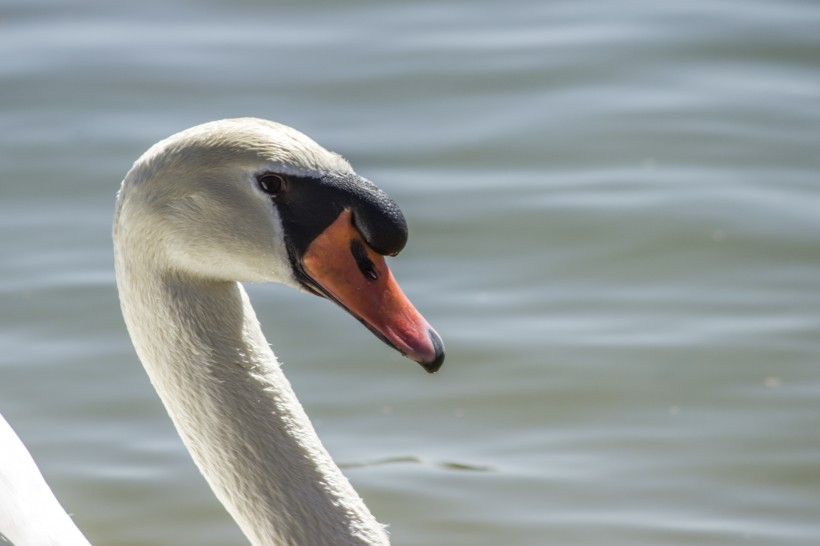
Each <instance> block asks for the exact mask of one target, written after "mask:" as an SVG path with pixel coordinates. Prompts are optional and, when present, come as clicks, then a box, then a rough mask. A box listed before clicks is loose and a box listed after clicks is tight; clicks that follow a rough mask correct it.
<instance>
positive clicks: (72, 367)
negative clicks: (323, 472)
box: [0, 0, 820, 546]
mask: <svg viewBox="0 0 820 546" xmlns="http://www.w3.org/2000/svg"><path fill="white" fill-rule="evenodd" d="M0 9H2V12H3V17H2V18H0V25H2V33H0V36H2V38H0V41H2V42H3V44H4V46H5V47H4V51H6V52H10V53H9V54H8V55H5V56H3V58H2V59H0V78H2V89H3V93H2V96H3V101H4V103H3V104H4V115H3V119H2V121H0V125H2V127H3V129H4V130H3V131H0V154H2V161H0V169H2V176H0V228H1V229H2V231H0V233H2V235H1V236H0V255H2V256H3V257H4V259H3V260H0V301H2V304H0V305H2V307H0V308H2V310H3V313H2V315H0V316H1V317H2V325H1V326H2V327H0V373H2V376H1V377H2V379H0V411H2V412H3V414H4V415H5V416H6V417H7V418H8V419H9V421H10V422H12V423H13V424H14V426H15V428H16V429H17V430H18V431H19V432H20V434H21V435H22V436H23V437H24V439H25V440H26V442H27V444H28V445H29V446H30V447H31V449H32V451H33V453H34V455H35V457H36V459H37V460H38V461H39V462H40V464H41V466H42V468H43V470H44V472H45V474H46V476H47V477H48V479H49V481H50V483H52V484H53V486H54V488H55V490H56V492H57V494H58V496H59V497H60V499H61V500H62V501H63V502H64V504H65V505H66V507H67V509H68V510H69V511H70V512H71V513H72V514H74V515H75V518H76V520H77V522H78V523H79V525H80V526H81V528H82V529H83V530H84V531H85V532H86V534H87V535H88V536H89V538H90V539H91V541H92V543H98V544H156V545H159V544H180V543H192V544H201V545H223V544H242V543H243V538H242V537H241V535H240V534H239V531H238V530H237V529H236V527H235V525H234V524H233V523H232V522H231V521H230V519H229V518H228V516H227V515H226V514H225V513H224V510H223V509H222V508H221V507H220V506H219V505H218V504H217V502H216V501H215V499H213V496H212V495H211V494H210V492H209V491H208V489H207V486H206V485H205V484H204V482H203V480H202V479H201V477H199V475H198V473H197V471H196V469H195V468H194V467H193V465H192V463H191V461H190V459H189V457H188V456H187V454H186V453H185V451H184V449H183V448H182V446H181V444H180V442H179V440H178V438H177V436H176V434H175V432H174V431H173V429H172V427H171V425H170V422H169V420H168V419H167V417H166V416H165V414H164V411H163V409H162V408H161V406H160V404H159V402H158V400H157V398H156V396H155V394H154V393H153V391H152V389H151V387H150V385H149V384H148V381H147V378H146V377H145V375H144V372H143V371H142V369H141V367H140V365H139V363H138V361H137V360H136V357H135V355H134V353H133V349H132V348H131V345H130V342H129V340H128V338H127V336H126V334H125V329H124V326H123V325H122V321H121V318H120V315H119V309H118V303H117V297H116V291H115V287H114V283H113V268H112V257H111V244H110V236H109V231H110V222H111V214H112V210H113V195H114V193H115V191H116V189H117V187H118V183H119V180H120V179H121V178H122V176H123V175H124V174H125V172H126V171H127V170H128V168H129V166H130V164H131V162H133V160H134V159H136V157H138V156H139V154H140V153H142V151H143V150H144V149H145V148H147V147H148V146H149V145H150V144H151V143H153V142H154V141H156V140H158V139H160V138H163V137H165V136H167V135H168V134H170V133H172V132H175V131H177V130H179V129H182V128H184V127H187V126H190V125H194V124H196V123H200V122H202V121H206V120H208V119H216V118H220V117H229V116H239V115H255V116H259V117H266V118H271V119H276V120H278V121H281V122H284V123H287V124H290V125H293V126H295V127H297V128H299V129H300V130H302V131H304V132H305V133H307V134H308V135H310V136H312V137H313V138H315V139H316V140H317V141H319V142H320V143H322V144H323V145H325V146H327V147H329V148H331V149H334V150H336V151H339V152H341V153H343V154H344V155H345V156H346V157H347V158H348V159H349V160H350V161H351V162H352V163H353V165H354V167H356V169H357V170H358V171H359V172H360V174H362V175H364V176H366V177H367V178H370V179H373V180H374V181H376V182H377V183H378V184H379V185H380V186H382V187H383V188H384V189H385V190H387V191H388V192H389V193H390V194H391V195H392V196H393V197H394V198H395V199H396V200H397V201H398V202H399V203H400V204H401V206H402V208H403V209H404V212H405V214H406V216H407V217H408V220H409V222H410V229H411V238H410V242H409V245H408V247H407V248H406V249H405V251H404V252H403V253H402V255H401V256H399V257H397V258H395V259H393V260H392V261H391V268H393V270H394V272H395V273H396V275H397V277H398V278H399V280H400V282H401V283H402V286H403V287H404V289H405V291H406V292H407V293H408V294H409V295H410V297H411V298H412V299H413V301H414V303H415V304H416V305H417V306H418V307H419V309H420V310H421V311H422V312H423V313H424V314H425V316H426V317H427V318H429V319H430V321H431V322H432V323H433V324H434V325H435V326H436V328H437V329H438V331H439V332H440V333H441V334H442V336H443V337H444V340H445V343H446V344H447V348H448V360H447V362H446V363H445V366H444V368H443V369H442V371H441V372H440V373H439V374H437V375H436V376H427V375H426V374H424V373H422V372H421V371H420V370H417V369H416V367H415V366H414V365H412V364H410V363H406V362H404V361H403V359H401V357H399V356H398V355H394V354H392V353H391V352H390V350H389V349H387V348H385V347H382V346H381V344H379V343H378V341H377V340H374V339H373V338H372V336H371V335H370V334H369V333H368V332H366V331H364V330H363V329H362V328H361V327H360V326H359V325H358V323H356V321H354V320H351V319H350V318H349V317H346V316H344V315H343V314H342V313H340V312H339V311H338V310H337V309H335V308H333V307H332V306H331V305H329V304H328V303H327V302H325V301H321V300H319V299H318V298H309V297H307V296H305V295H302V294H295V293H291V292H290V291H287V290H285V289H283V288H281V287H272V286H252V287H250V288H249V292H250V294H251V297H252V299H253V301H254V305H255V307H256V309H257V312H258V314H259V317H260V319H261V320H262V322H263V326H264V329H265V331H266V333H267V335H268V338H269V340H270V341H271V343H272V344H273V345H274V347H275V348H276V351H277V354H278V355H279V357H280V358H281V359H282V360H283V362H285V370H286V372H287V374H288V376H289V377H290V378H291V380H292V381H293V383H294V386H295V388H296V390H297V392H298V393H299V395H300V397H301V399H302V401H303V403H304V404H305V406H306V409H307V411H308V413H309V414H310V415H311V416H312V418H313V419H314V421H315V424H316V425H317V428H318V429H319V432H320V435H321V436H322V438H323V439H324V441H325V442H326V445H327V447H328V449H329V450H330V451H331V452H332V453H333V455H334V457H335V458H336V460H338V461H340V462H341V463H342V464H343V466H344V468H345V473H346V474H347V475H348V476H350V478H351V480H352V481H353V482H354V484H355V485H356V487H357V489H358V490H359V491H360V493H361V494H362V495H363V496H364V497H365V499H366V500H367V502H368V504H369V505H370V507H371V508H372V510H373V511H374V512H375V513H376V515H377V517H378V518H379V519H380V520H382V521H384V522H389V523H390V529H391V533H392V536H393V538H394V541H395V543H396V544H416V545H421V544H448V545H459V544H463V545H468V544H469V545H473V546H475V545H480V544H497V543H499V542H505V543H508V544H515V545H517V546H526V545H533V546H535V545H539V546H540V545H543V544H584V545H607V546H611V545H613V544H624V545H627V544H628V545H630V546H633V545H657V544H681V545H683V544H695V543H696V544H699V545H715V546H717V545H729V544H731V545H735V544H739V543H744V544H761V545H764V544H765V545H769V544H778V545H809V544H814V543H816V542H817V539H818V537H820V525H818V523H817V522H818V518H817V514H818V513H820V501H818V498H820V495H818V492H820V468H818V461H820V436H818V435H817V434H816V433H814V432H815V431H816V430H817V425H818V423H817V416H818V406H817V400H818V399H819V398H820V396H819V395H820V382H818V379H817V373H816V370H817V362H816V360H817V355H818V354H820V341H818V336H817V331H818V328H819V327H820V312H818V309H820V276H818V275H817V272H818V271H820V251H818V248H820V244H818V243H820V212H818V211H820V198H819V197H818V190H817V180H816V173H817V172H818V170H819V169H818V167H820V164H819V163H818V155H817V149H818V145H820V108H818V104H820V74H818V72H817V70H816V59H817V58H818V55H820V38H818V36H820V35H818V33H817V32H816V29H817V28H818V24H820V7H818V6H817V5H816V3H814V2H800V1H786V2H773V1H768V2H767V1H760V2H754V3H748V2H745V3H741V2H737V1H727V2H721V3H717V4H715V3H698V2H695V3H691V2H690V3H681V2H677V3H675V2H673V3H665V4H655V3H651V2H633V3H629V4H624V3H619V4H607V3H604V2H592V3H573V2H551V3H543V2H530V3H528V4H522V5H520V6H517V7H516V9H509V7H508V6H507V5H500V4H498V5H497V4H493V3H489V2H482V3H478V4H471V5H470V6H466V5H461V4H456V3H452V2H451V3H447V2H444V3H442V2H438V3H435V4H429V3H428V4H424V3H422V4H402V5H394V4H391V5H382V4H377V3H372V2H349V3H343V4H335V5H334V6H325V7H323V8H321V9H319V8H315V7H313V6H308V5H303V4H292V5H278V6H273V5H270V6H269V5H266V4H261V3H257V2H244V3H238V4H237V3H235V2H232V3H227V2H211V3H208V4H200V3H189V2H183V3H177V4H173V5H170V4H162V3H154V2H141V3H138V4H133V3H131V4H128V3H121V2H113V3H108V4H95V3H80V4H79V5H77V6H72V7H71V9H68V8H66V7H65V6H62V5H61V4H59V3H51V2H48V1H45V0H44V1H37V2H18V3H13V4H10V5H7V6H6V7H4V8H0Z"/></svg>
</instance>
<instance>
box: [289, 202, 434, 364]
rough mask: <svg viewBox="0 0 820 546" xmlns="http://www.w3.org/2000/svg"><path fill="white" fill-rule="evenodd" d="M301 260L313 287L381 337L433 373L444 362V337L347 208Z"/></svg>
mask: <svg viewBox="0 0 820 546" xmlns="http://www.w3.org/2000/svg"><path fill="white" fill-rule="evenodd" d="M301 266H302V269H303V271H304V273H305V274H306V276H307V277H308V280H309V282H310V285H311V286H310V288H312V289H314V290H316V291H318V292H319V293H321V295H324V296H327V297H328V298H329V299H331V300H333V301H335V302H336V303H338V304H339V305H341V306H342V307H343V308H345V309H346V310H347V311H348V312H349V313H350V314H351V315H353V316H354V317H356V318H357V319H358V320H359V321H360V322H361V323H362V324H364V325H365V326H366V327H367V328H368V329H370V331H371V332H373V333H374V334H376V336H377V337H379V338H380V339H381V340H382V341H384V342H385V343H387V344H388V345H390V346H391V347H393V348H395V349H396V350H397V351H399V352H400V353H401V354H403V355H404V356H406V357H408V358H410V359H411V360H414V361H416V362H418V363H419V364H421V365H422V367H423V368H424V369H425V370H427V371H428V372H430V373H434V372H437V371H438V369H439V368H440V367H441V365H442V363H443V362H444V343H443V342H442V341H441V337H440V336H439V335H438V333H436V331H435V330H434V329H433V328H432V327H431V326H430V324H428V323H427V321H426V320H425V319H424V317H423V316H422V315H421V313H419V312H418V311H417V310H416V308H415V307H413V304H412V303H410V300H409V299H407V296H405V295H404V292H402V290H401V288H400V287H399V285H398V283H397V282H396V280H395V279H394V278H393V275H392V273H391V272H390V269H389V268H388V267H387V262H386V261H385V259H384V256H382V255H381V254H379V253H378V252H376V251H375V250H373V249H372V248H370V247H369V246H368V245H367V243H366V242H365V240H364V238H363V237H362V235H361V233H360V232H359V230H358V229H356V226H355V225H354V223H353V214H352V212H351V211H350V210H349V209H345V210H343V211H342V213H341V214H340V215H339V217H338V218H337V219H336V220H335V221H334V222H333V223H332V224H330V225H329V226H328V227H327V228H325V230H324V231H322V232H321V233H320V234H319V235H317V236H316V238H315V239H314V240H313V241H312V242H311V243H310V245H309V246H308V248H307V250H306V252H305V253H304V255H303V256H302V260H301Z"/></svg>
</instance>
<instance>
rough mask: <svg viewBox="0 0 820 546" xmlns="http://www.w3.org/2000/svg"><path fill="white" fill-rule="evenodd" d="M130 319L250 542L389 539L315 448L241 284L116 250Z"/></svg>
mask: <svg viewBox="0 0 820 546" xmlns="http://www.w3.org/2000/svg"><path fill="white" fill-rule="evenodd" d="M117 281H118V285H119V289H120V299H121V305H122V309H123V315H124V317H125V321H126V325H127V327H128V330H129V333H130V334H131V337H132V340H133V342H134V345H135V347H136V350H137V353H138V355H139V357H140V360H141V361H142V363H143V365H144V366H145V369H146V371H147V373H148V375H149V377H150V379H151V382H152V384H153V385H154V387H155V388H156V390H157V393H158V394H159V396H160V398H161V399H162V401H163V403H164V405H165V407H166V409H167V410H168V413H169V415H170V416H171V419H172V420H173V422H174V424H175V426H176V428H177V430H178V432H179V434H180V436H181V437H182V440H183V442H184V443H185V445H186V447H187V448H188V450H189V451H190V453H191V455H192V457H193V459H194V461H195V462H196V464H197V466H198V467H199V469H200V471H201V472H202V474H203V475H204V476H205V478H206V480H207V481H208V483H209V484H210V486H211V488H212V489H213V491H214V493H215V494H216V496H217V497H218V499H219V500H220V501H221V502H222V503H223V504H224V505H225V507H226V509H227V510H228V512H230V514H231V515H232V516H233V518H234V519H235V520H236V522H237V523H238V524H239V526H240V527H241V528H242V530H243V532H244V533H245V534H246V536H247V537H248V538H249V539H250V541H251V543H252V544H254V545H258V546H261V545H266V546H268V545H270V546H273V545H277V546H281V545H294V546H295V545H314V544H340V545H346V544H357V545H365V544H367V545H373V544H387V543H388V539H387V535H386V532H385V530H384V528H383V527H382V526H381V525H380V524H379V523H378V522H376V520H375V519H374V518H373V516H372V515H371V514H370V512H369V511H368V509H367V507H366V506H365V505H364V503H363V501H362V500H361V498H360V497H359V496H358V495H357V494H356V492H355V491H354V490H353V488H352V486H351V485H350V483H349V482H348V480H347V479H346V478H345V477H344V476H343V475H342V473H341V471H340V470H339V468H338V467H337V466H336V464H335V463H334V462H333V461H332V459H331V458H330V456H329V455H328V453H327V451H326V450H325V448H324V447H323V446H322V444H321V442H320V440H319V438H318V436H317V435H316V432H315V430H314V428H313V426H312V425H311V423H310V420H309V419H308V417H307V415H306V414H305V412H304V410H303V409H302V406H301V405H300V404H299V402H298V400H297V398H296V396H295V394H294V392H293V390H292V388H291V386H290V383H289V382H288V380H287V379H286V378H285V376H284V375H283V373H282V371H281V369H280V366H279V364H278V362H277V360H276V357H275V356H274V354H273V352H272V351H271V349H270V347H269V346H268V344H267V342H266V340H265V338H264V336H263V334H262V331H261V329H260V326H259V323H258V320H257V318H256V315H255V313H254V311H253V308H252V307H251V305H250V302H249V300H248V297H247V294H246V292H245V290H244V289H243V287H242V286H241V285H240V284H238V283H235V282H211V281H204V280H200V279H192V278H186V277H184V276H179V275H175V274H156V275H150V274H146V272H145V271H141V270H140V268H139V267H135V266H134V264H128V263H126V262H125V260H123V259H122V256H121V255H118V257H117Z"/></svg>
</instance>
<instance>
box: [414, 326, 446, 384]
mask: <svg viewBox="0 0 820 546" xmlns="http://www.w3.org/2000/svg"><path fill="white" fill-rule="evenodd" d="M427 335H429V336H430V342H431V343H432V344H433V348H434V349H435V351H436V352H435V357H434V358H433V360H430V361H429V362H419V364H421V367H422V368H424V369H425V370H426V371H427V373H436V372H437V371H439V369H440V368H441V365H442V364H444V342H443V341H442V340H441V336H439V335H438V333H437V332H436V331H435V330H433V329H430V330H428V331H427Z"/></svg>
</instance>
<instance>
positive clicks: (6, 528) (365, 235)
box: [0, 118, 444, 546]
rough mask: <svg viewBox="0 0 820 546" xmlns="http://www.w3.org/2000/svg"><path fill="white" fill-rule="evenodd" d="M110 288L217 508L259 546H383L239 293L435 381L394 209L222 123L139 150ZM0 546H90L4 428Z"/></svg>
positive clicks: (362, 188) (306, 157)
mask: <svg viewBox="0 0 820 546" xmlns="http://www.w3.org/2000/svg"><path fill="white" fill-rule="evenodd" d="M113 240H114V258H115V270H116V279H117V288H118V292H119V297H120V305H121V308H122V314H123V317H124V319H125V324H126V327H127V329H128V332H129V334H130V336H131V339H132V342H133V344H134V347H135V349H136V352H137V355H138V356H139V359H140V360H141V362H142V364H143V366H144V367H145V370H146V372H147V374H148V376H149V378H150V380H151V383H152V385H153V386H154V387H155V389H156V391H157V393H158V395H159V397H160V399H161V400H162V402H163V404H164V405H165V408H166V409H167V412H168V414H169V416H170V417H171V419H172V421H173V423H174V425H175V426H176V429H177V431H178V432H179V434H180V436H181V438H182V440H183V442H184V444H185V446H186V447H187V448H188V450H189V451H190V453H191V456H192V458H193V460H194V461H195V463H196V465H197V466H198V467H199V469H200V471H201V472H202V474H203V476H204V477H205V479H206V480H207V482H208V484H209V485H210V487H211V489H212V490H213V492H214V494H215V495H216V497H217V498H218V499H219V500H220V501H221V502H222V504H223V505H224V506H225V508H226V509H227V511H228V512H229V513H230V514H231V516H232V517H233V518H234V520H235V521H236V523H237V524H238V525H239V527H240V528H241V529H242V531H243V532H244V534H245V535H246V537H247V538H248V540H249V541H250V543H251V544H253V545H258V546H262V545H265V546H270V545H277V546H283V545H288V546H291V545H292V546H296V545H299V546H322V545H353V544H355V545H376V544H379V545H383V544H388V543H389V539H388V535H387V532H386V530H385V527H384V526H383V525H381V524H379V523H378V522H377V521H376V519H375V518H374V517H373V515H372V514H371V513H370V511H369V510H368V508H367V507H366V506H365V504H364V502H363V501H362V499H361V497H359V495H358V494H357V493H356V492H355V491H354V489H353V488H352V486H351V485H350V483H349V481H348V480H347V479H346V478H345V477H344V476H343V475H342V473H341V471H340V470H339V468H338V466H337V465H336V464H335V463H334V462H333V460H332V459H331V457H330V455H329V454H328V453H327V451H326V450H325V448H324V447H323V446H322V443H321V441H320V440H319V438H318V436H317V435H316V432H315V430H314V429H313V426H312V425H311V423H310V420H309V419H308V417H307V415H306V414H305V412H304V410H303V408H302V406H301V405H300V404H299V402H298V400H297V398H296V396H295V394H294V392H293V390H292V389H291V386H290V384H289V382H288V381H287V379H286V378H285V376H284V375H283V373H282V370H281V367H280V364H279V362H278V361H277V359H276V357H275V356H274V354H273V352H272V351H271V349H270V347H269V345H268V343H267V341H266V340H265V337H264V335H263V333H262V330H261V328H260V326H259V322H258V320H257V318H256V315H255V313H254V310H253V308H252V307H251V304H250V302H249V300H248V296H247V294H246V292H245V290H244V288H243V286H242V284H240V283H242V282H279V283H283V284H285V285H287V286H290V287H293V288H295V289H297V290H300V291H303V292H307V293H312V294H316V295H319V296H322V297H325V298H327V299H329V300H331V301H333V302H335V303H336V304H338V305H339V306H340V307H342V308H343V309H345V310H346V311H348V312H349V313H350V314H351V315H353V316H354V317H355V318H356V319H358V320H359V321H360V322H361V323H362V324H363V325H364V326H365V327H367V328H368V329H370V330H371V331H372V332H373V333H374V334H375V335H376V336H377V337H379V338H380V339H381V340H382V341H384V342H386V343H387V344H388V345H390V346H392V347H394V348H395V349H397V350H398V351H399V352H400V353H402V354H403V355H405V356H407V357H409V358H410V359H412V360H414V361H416V362H418V363H420V364H421V365H422V366H423V367H424V368H425V369H426V370H427V371H428V372H435V371H437V370H438V369H439V367H440V366H441V364H442V362H443V360H444V345H443V343H442V340H441V338H440V337H439V335H438V334H437V333H436V331H435V330H434V329H433V328H432V327H431V326H430V325H429V324H428V323H427V321H426V320H425V319H424V318H423V317H422V315H421V314H420V313H419V312H418V311H417V310H416V309H415V308H414V307H413V305H412V304H411V303H410V302H409V300H408V299H407V298H406V296H405V295H404V294H403V293H402V291H401V289H400V288H399V286H398V284H397V283H396V281H395V279H394V278H393V276H392V274H391V272H390V270H389V269H388V267H387V264H386V262H385V256H393V255H395V254H397V253H398V252H399V251H400V250H401V249H402V247H403V246H404V245H405V243H406V241H407V224H406V222H405V219H404V216H403V215H402V213H401V211H400V209H399V208H398V206H397V205H396V203H395V202H394V201H393V200H392V199H391V198H390V197H388V196H387V194H386V193H384V192H383V191H382V190H381V189H379V188H378V187H377V186H376V185H375V184H373V183H372V182H370V181H368V180H366V179H364V178H362V177H360V176H359V175H357V174H356V173H355V172H354V171H353V169H352V168H351V166H350V164H349V163H348V162H347V161H346V160H345V159H343V158H342V157H341V156H339V155H337V154H335V153H332V152H329V151H327V150H326V149H324V148H322V147H321V146H320V145H318V144H317V143H316V142H314V141H313V140H311V139H310V138H308V137H307V136H305V135H304V134H302V133H300V132H298V131H296V130H295V129H292V128H290V127H287V126H285V125H281V124H278V123H275V122H271V121H267V120H261V119H255V118H242V119H228V120H220V121H215V122H210V123H206V124H203V125H199V126H196V127H193V128H190V129H187V130H185V131H182V132H180V133H177V134H175V135H173V136H171V137H169V138H167V139H165V140H162V141H160V142H158V143H156V144H155V145H153V146H152V147H151V148H149V149H148V150H147V151H146V152H145V153H144V154H143V155H142V156H141V157H140V158H139V159H138V160H137V161H136V162H135V163H134V165H133V167H132V168H131V170H130V171H129V172H128V174H127V175H126V177H125V179H124V180H123V182H122V186H121V188H120V190H119V193H118V194H117V201H116V211H115V216H114V226H113ZM0 442H1V443H2V444H1V445H2V449H0V464H2V468H0V544H2V543H3V541H4V540H5V541H6V542H9V543H11V544H14V545H15V546H48V545H55V546H56V545H60V546H64V545H87V544H88V542H87V541H86V539H85V538H84V537H83V535H82V534H81V533H80V531H79V530H77V528H76V526H75V525H74V523H73V521H72V520H71V518H70V517H69V516H68V515H67V514H66V513H65V511H64V510H63V509H62V508H61V507H60V505H59V503H58V501H57V500H56V499H55V498H54V495H53V494H52V492H51V490H50V489H49V487H48V485H46V483H45V481H44V480H43V478H42V475H41V474H40V472H39V470H38V469H37V466H36V465H35V463H34V461H33V460H32V459H31V456H30V455H29V453H28V451H27V450H26V449H25V447H24V446H23V444H22V442H20V440H19V438H18V437H17V436H16V435H15V433H14V431H13V430H12V429H11V427H9V425H8V424H7V423H6V422H5V421H4V420H2V418H0Z"/></svg>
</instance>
